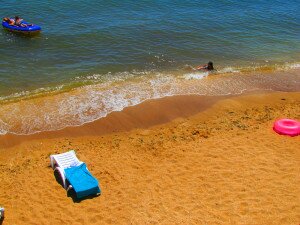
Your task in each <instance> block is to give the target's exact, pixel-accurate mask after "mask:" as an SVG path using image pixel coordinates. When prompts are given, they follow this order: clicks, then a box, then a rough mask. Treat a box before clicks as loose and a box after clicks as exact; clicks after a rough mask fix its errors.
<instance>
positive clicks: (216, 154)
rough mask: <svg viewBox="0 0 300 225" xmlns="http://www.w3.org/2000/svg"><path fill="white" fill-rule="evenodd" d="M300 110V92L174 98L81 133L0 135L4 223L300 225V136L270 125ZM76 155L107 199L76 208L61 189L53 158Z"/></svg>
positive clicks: (130, 111) (135, 108)
mask: <svg viewBox="0 0 300 225" xmlns="http://www.w3.org/2000/svg"><path fill="white" fill-rule="evenodd" d="M299 112H300V92H290V93H286V92H272V93H256V94H251V95H242V96H233V97H230V98H222V99H220V98H211V99H210V98H208V97H203V96H175V97H167V98H163V99H158V100H150V101H146V102H144V103H142V104H140V105H138V106H132V107H128V108H126V109H125V110H123V111H121V112H114V113H112V114H111V115H109V116H108V117H106V118H103V119H100V120H98V121H96V122H93V123H90V124H86V125H83V126H81V127H72V128H66V129H64V130H61V131H55V132H45V133H40V134H38V135H36V136H35V135H30V136H26V137H24V136H23V137H20V136H19V137H15V136H14V137H13V136H11V137H8V136H6V137H0V144H1V148H0V167H1V171H3V173H1V174H0V180H1V181H2V182H1V186H0V189H1V190H2V191H1V193H0V203H1V205H2V206H4V207H5V210H6V212H5V213H6V218H5V220H4V222H3V225H6V224H24V223H28V224H34V223H37V224H58V223H67V224H76V223H77V224H99V223H103V224H128V223H132V224H145V223H159V224H182V223H185V224H203V223H208V224H216V223H217V224H218V223H219V224H228V223H234V224H249V223H254V224H297V223H298V222H299V219H300V207H299V202H298V201H297V199H298V197H297V196H299V194H300V188H299V185H298V181H299V174H300V173H299V166H298V165H299V163H300V152H299V151H298V150H299V148H300V142H299V138H300V136H297V137H293V138H290V137H286V136H282V135H278V134H277V133H275V132H274V131H273V130H272V124H273V122H274V121H275V119H277V118H280V117H292V118H294V119H298V120H299V119H300V114H299ZM69 149H74V150H75V151H76V153H77V155H78V158H79V159H80V160H82V161H84V162H86V163H87V166H88V168H89V170H90V171H91V172H92V174H93V175H94V176H95V177H96V178H97V179H99V181H100V187H101V189H102V195H101V196H99V197H96V198H91V199H86V200H83V201H81V202H80V203H76V202H75V203H74V202H73V201H72V199H71V198H70V197H67V196H66V192H65V190H64V189H63V188H62V187H61V186H60V185H59V184H58V183H57V181H56V180H55V178H54V176H53V171H52V169H51V168H50V167H49V155H50V154H55V153H62V152H65V151H67V150H69ZM25 208H26V209H27V210H24V209H25ZM266 212H267V213H266ZM50 214H51V218H49V215H50Z"/></svg>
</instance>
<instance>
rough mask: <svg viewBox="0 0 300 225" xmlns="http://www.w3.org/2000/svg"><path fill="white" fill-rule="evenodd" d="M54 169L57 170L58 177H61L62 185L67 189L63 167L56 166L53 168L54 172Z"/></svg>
mask: <svg viewBox="0 0 300 225" xmlns="http://www.w3.org/2000/svg"><path fill="white" fill-rule="evenodd" d="M56 170H57V171H58V173H59V174H60V177H61V179H62V182H63V185H64V189H67V188H68V187H67V182H66V176H65V171H64V169H62V168H60V167H56V168H55V169H54V172H55V171H56Z"/></svg>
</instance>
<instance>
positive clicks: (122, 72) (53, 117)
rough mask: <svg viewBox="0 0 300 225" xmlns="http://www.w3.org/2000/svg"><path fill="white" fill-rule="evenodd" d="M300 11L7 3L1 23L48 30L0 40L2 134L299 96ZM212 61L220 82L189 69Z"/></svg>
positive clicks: (238, 4)
mask: <svg viewBox="0 0 300 225" xmlns="http://www.w3.org/2000/svg"><path fill="white" fill-rule="evenodd" d="M299 10H300V4H299V3H298V2H297V1H289V2H285V1H283V0H276V1H272V3H270V2H268V1H255V2H254V1H244V0H243V1H221V0H218V1H217V0H215V1H207V2H200V1H151V2H149V1H138V2H134V1H122V2H120V1H109V2H107V1H89V2H88V3H87V2H82V1H72V4H70V2H69V1H63V0H61V1H51V2H49V1H33V0H29V1H22V2H19V1H18V2H17V1H2V2H1V7H0V15H2V16H3V17H4V16H13V15H15V14H18V15H19V16H22V17H23V18H25V19H26V20H27V21H29V22H32V23H36V24H38V25H40V26H42V29H43V30H42V33H41V35H39V36H36V37H33V38H28V37H22V36H16V35H14V34H11V33H8V32H5V31H4V30H2V31H1V32H0V46H1V48H0V104H1V106H0V130H1V132H2V133H6V132H14V133H32V132H38V131H41V130H49V129H59V128H62V127H65V126H70V125H80V124H82V123H85V122H88V121H92V120H94V119H97V118H100V117H103V116H105V115H107V114H108V113H110V112H112V111H117V110H122V109H123V108H124V107H126V106H130V105H135V104H138V103H140V102H142V101H144V100H147V99H152V98H159V97H164V96H169V95H177V94H201V95H225V94H237V93H240V92H242V91H248V90H252V89H259V88H262V89H280V90H281V89H285V87H284V85H287V86H288V87H291V88H286V89H289V90H292V89H293V90H294V89H295V87H294V86H297V84H299V83H297V82H298V81H299V80H298V79H299V76H297V75H295V73H292V72H288V71H289V69H291V68H299V67H300V63H299V62H300V60H299V56H300V52H299V49H300V35H299V29H298V25H299V22H300V16H299V13H298V12H299ZM209 60H212V61H213V62H214V64H215V67H216V68H217V71H215V72H214V73H213V74H210V75H208V74H207V73H206V72H195V71H192V70H190V69H188V68H189V67H195V66H196V65H198V64H203V63H206V62H207V61H209ZM253 71H256V72H257V73H253ZM266 71H267V72H270V71H275V74H276V75H274V76H272V75H268V76H265V77H264V76H263V75H262V74H265V72H266ZM282 71H287V72H284V73H282ZM249 74H252V75H253V76H251V77H249ZM279 74H280V75H281V76H284V77H280V76H279ZM209 77H210V78H209ZM274 77H276V79H275V78H274ZM243 82H244V83H243ZM277 82H281V83H278V84H276V83H277ZM240 83H241V84H240ZM295 84H296V85H295ZM276 85H277V86H276ZM278 85H279V86H280V85H281V86H280V87H278ZM33 97H34V98H33Z"/></svg>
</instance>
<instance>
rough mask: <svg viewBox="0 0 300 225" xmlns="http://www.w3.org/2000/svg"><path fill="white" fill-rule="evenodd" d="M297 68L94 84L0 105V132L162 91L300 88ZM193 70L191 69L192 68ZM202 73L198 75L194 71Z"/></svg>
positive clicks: (32, 129) (40, 127)
mask: <svg viewBox="0 0 300 225" xmlns="http://www.w3.org/2000/svg"><path fill="white" fill-rule="evenodd" d="M299 71H300V70H299V69H291V70H289V71H277V72H267V71H266V72H263V73H260V72H253V73H250V74H247V73H245V74H239V73H237V74H235V73H232V74H227V75H214V74H211V75H209V76H207V77H204V78H203V77H202V75H199V74H197V73H195V74H193V77H194V76H195V78H191V79H185V78H183V77H181V78H180V77H176V75H174V74H173V75H166V76H158V77H151V76H150V77H148V78H146V77H144V78H140V80H139V79H137V80H128V81H120V82H115V83H111V84H107V85H108V86H106V84H105V83H103V84H94V85H87V86H84V87H82V88H75V89H72V90H71V91H70V92H63V93H59V94H54V95H46V96H41V97H37V98H32V99H26V100H20V101H17V102H12V103H7V104H3V105H1V106H0V133H1V134H5V133H11V134H17V135H22V134H24V135H27V134H34V133H37V132H41V131H50V130H61V129H64V128H65V127H73V126H80V125H82V124H86V123H89V122H91V121H95V120H98V119H99V118H104V117H106V116H107V115H110V114H112V113H114V112H118V111H121V110H123V109H125V108H128V107H131V106H136V105H140V104H143V102H145V101H149V100H157V99H161V98H165V97H166V96H188V95H195V96H224V97H225V98H226V97H228V96H229V95H233V96H237V95H241V94H242V95H243V94H245V93H246V94H248V93H253V92H254V91H260V92H267V91H286V92H289V91H300V89H299V87H300V76H299V74H300V73H299ZM190 75H191V74H190ZM197 76H198V78H199V76H200V78H199V79H197V78H196V77H197Z"/></svg>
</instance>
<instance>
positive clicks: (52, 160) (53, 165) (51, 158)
mask: <svg viewBox="0 0 300 225" xmlns="http://www.w3.org/2000/svg"><path fill="white" fill-rule="evenodd" d="M50 166H51V167H52V169H54V167H55V159H54V157H53V155H50Z"/></svg>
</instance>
